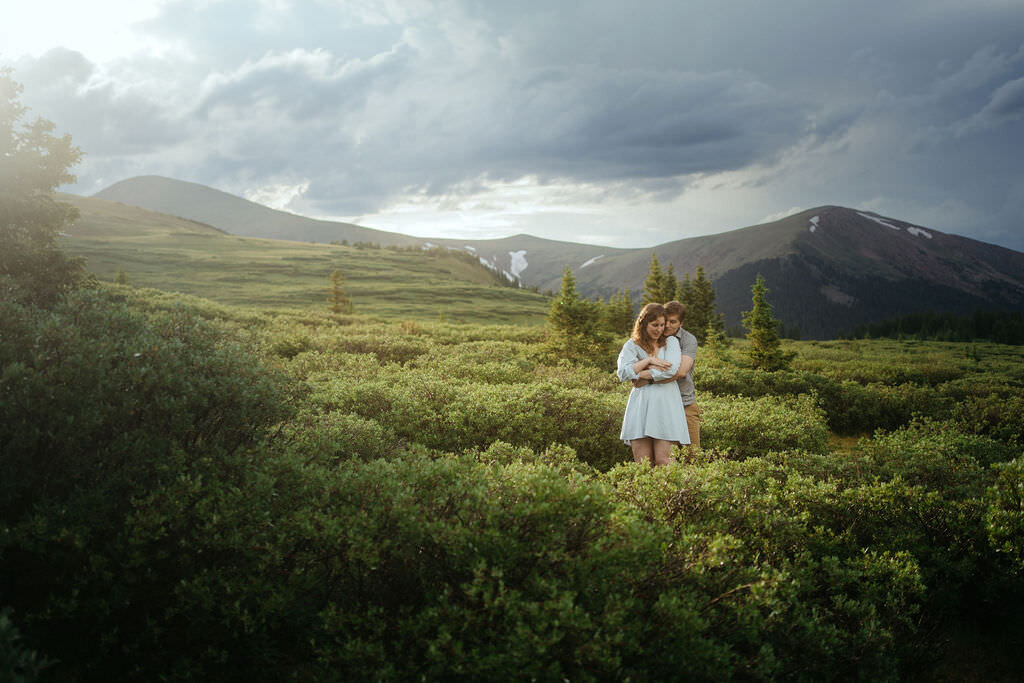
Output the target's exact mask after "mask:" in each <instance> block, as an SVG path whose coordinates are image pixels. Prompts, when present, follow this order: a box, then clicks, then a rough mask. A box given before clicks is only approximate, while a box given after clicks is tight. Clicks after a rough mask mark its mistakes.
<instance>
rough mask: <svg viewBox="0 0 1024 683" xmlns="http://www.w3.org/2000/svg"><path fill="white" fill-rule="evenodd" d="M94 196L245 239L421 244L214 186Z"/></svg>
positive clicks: (141, 184) (167, 186) (120, 189)
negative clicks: (280, 207) (282, 208)
mask: <svg viewBox="0 0 1024 683" xmlns="http://www.w3.org/2000/svg"><path fill="white" fill-rule="evenodd" d="M95 197H97V198H99V199H106V200H108V201H115V202H125V203H127V204H132V205H133V206H142V207H145V208H147V209H150V210H151V211H158V212H160V213H166V214H169V215H172V216H182V217H184V218H188V219H192V220H199V221H203V222H205V223H209V224H211V225H215V226H217V227H218V228H220V229H222V230H226V231H227V232H230V233H231V234H232V235H241V236H244V237H263V238H267V239H291V240H298V241H304V242H326V243H330V242H341V241H342V240H347V241H348V242H371V243H373V244H382V245H404V246H407V245H419V244H422V243H423V240H421V239H419V238H417V237H410V236H409V235H403V234H401V233H397V232H388V231H386V230H375V229H373V228H365V227H363V226H361V225H354V224H352V223H343V222H340V221H325V220H319V219H316V218H309V217H307V216H300V215H298V214H294V213H289V212H287V211H279V210H277V209H272V208H270V207H268V206H263V205H262V204H257V203H256V202H251V201H249V200H248V199H243V198H241V197H236V196H235V195H232V194H228V193H227V192H221V191H220V190H215V189H213V188H212V187H206V186H205V185H199V184H197V183H189V182H185V181H183V180H174V179H172V178H163V177H160V176H138V177H135V178H129V179H127V180H122V181H121V182H119V183H115V184H113V185H111V186H110V187H108V188H107V189H105V190H103V191H102V192H99V193H97V194H96V195H95Z"/></svg>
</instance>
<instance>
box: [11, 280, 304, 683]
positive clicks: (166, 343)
mask: <svg viewBox="0 0 1024 683" xmlns="http://www.w3.org/2000/svg"><path fill="white" fill-rule="evenodd" d="M0 329H2V335H0V368H2V374H0V517H2V519H3V520H4V525H3V533H2V534H0V604H9V605H11V606H13V607H14V608H15V609H17V611H18V613H19V614H20V615H23V621H22V625H23V630H24V632H25V634H26V641H27V642H30V643H32V645H33V646H34V647H39V648H40V649H42V650H44V651H46V652H47V653H48V654H50V655H51V656H53V657H55V658H56V659H58V660H60V661H61V662H65V663H66V665H64V668H63V671H64V672H65V674H66V675H67V676H68V677H69V678H79V677H83V678H89V677H93V676H94V675H95V672H94V673H90V672H91V671H93V668H94V667H97V666H98V667H99V669H102V668H103V667H105V666H109V665H110V662H112V661H114V660H116V659H118V658H122V657H123V658H125V660H126V663H125V664H124V666H125V667H130V666H132V662H134V661H138V659H137V658H139V657H142V658H144V657H146V656H147V655H146V654H145V651H146V650H147V649H148V648H149V647H151V646H152V644H153V642H154V641H159V640H160V638H161V637H162V636H161V632H162V629H165V628H167V625H166V623H164V622H163V621H162V620H163V617H162V616H160V614H161V612H162V610H164V609H167V608H168V606H169V604H170V601H172V600H173V595H172V591H171V587H172V586H173V585H174V584H175V582H176V581H177V580H179V578H180V577H181V576H183V575H186V574H187V573H188V571H189V566H190V562H189V560H188V559H186V558H187V557H188V549H187V547H185V546H182V545H178V542H179V541H180V539H177V538H173V537H168V536H166V535H164V536H161V535H160V533H159V532H158V531H155V532H154V533H153V535H152V540H151V541H145V540H142V539H140V538H139V537H136V536H135V535H133V532H132V530H131V522H130V520H131V519H132V518H133V516H134V515H136V514H137V512H138V506H139V504H140V501H142V500H145V499H146V498H147V497H148V496H151V495H155V493H154V492H166V491H168V490H178V489H182V490H183V491H182V495H181V496H179V497H178V500H179V501H182V502H183V504H184V502H185V501H195V500H196V498H197V496H198V493H196V494H194V495H191V496H188V495H185V493H187V492H188V491H191V490H193V489H194V490H195V491H203V490H204V489H205V488H206V487H212V488H214V489H217V488H220V487H224V488H229V489H230V488H231V487H236V486H238V485H240V483H241V482H243V481H244V480H245V478H246V477H247V476H248V471H249V469H250V468H251V467H252V463H253V460H254V456H253V453H252V452H251V451H250V449H251V448H252V447H254V446H255V445H256V444H257V443H259V442H260V441H262V440H263V439H264V438H266V436H267V434H268V430H269V428H270V427H271V426H272V425H273V424H274V423H276V422H277V421H279V420H280V419H282V418H283V417H285V416H286V415H287V414H288V411H289V408H288V407H287V405H286V402H285V401H286V399H287V398H288V394H289V393H290V389H289V387H288V385H287V384H286V380H285V378H284V376H283V375H280V374H278V373H275V372H273V371H270V370H267V369H266V368H264V367H262V366H261V365H260V364H259V363H258V361H257V360H256V359H255V357H254V356H253V354H252V352H251V351H250V350H248V349H247V348H246V347H244V346H242V345H240V344H238V343H235V342H233V341H231V340H230V339H226V338H224V337H223V336H222V334H221V333H220V332H219V331H218V330H217V329H216V328H214V327H212V326H211V325H209V324H208V323H205V322H204V321H202V320H200V319H197V318H195V317H194V316H192V315H191V314H189V313H188V312H185V311H173V310H172V311H168V312H162V313H155V314H153V315H152V316H151V317H145V316H142V315H140V314H138V313H135V312H133V311H132V310H131V309H129V308H128V307H126V306H124V305H122V304H114V303H111V302H110V301H109V300H108V299H107V298H106V296H105V295H104V294H102V293H97V292H78V293H75V294H72V295H69V296H68V297H67V298H66V299H65V300H64V301H63V302H62V303H59V304H57V305H56V306H55V307H54V308H53V309H52V310H49V311H43V310H40V309H33V308H26V307H21V306H18V305H15V304H11V303H9V302H8V303H2V304H0ZM197 514H201V512H199V511H195V510H191V511H190V515H192V517H188V518H185V519H187V520H188V521H189V523H191V522H192V520H193V519H194V515H197ZM153 523H154V525H155V528H156V529H157V530H159V529H163V528H165V527H167V526H174V525H176V524H181V523H183V522H182V520H180V519H179V520H170V519H167V518H166V517H160V516H157V517H156V518H155V521H154V522H153ZM192 570H193V571H197V569H195V568H194V566H193V568H192ZM178 626H179V627H180V628H185V627H184V625H178ZM126 634H132V635H131V636H128V635H126ZM98 662H103V664H102V665H101V664H98ZM99 669H97V671H98V670H99ZM124 670H125V671H127V670H128V669H124Z"/></svg>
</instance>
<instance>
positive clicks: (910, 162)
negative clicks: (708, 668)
mask: <svg viewBox="0 0 1024 683" xmlns="http://www.w3.org/2000/svg"><path fill="white" fill-rule="evenodd" d="M1022 22H1024V7H1021V6H1020V5H1019V4H1015V3H1000V2H994V3H984V4H982V5H978V4H977V3H966V2H957V1H952V0H951V1H950V2H946V3H942V4H941V5H936V4H935V3H928V2H924V1H913V2H906V3H900V4H898V5H895V6H894V5H892V4H891V3H881V2H875V1H874V0H868V1H866V2H865V3H861V4H859V5H858V6H857V7H855V8H854V7H850V6H849V4H848V3H839V2H825V3H819V4H816V5H814V6H808V5H805V4H802V3H801V4H800V6H799V8H798V5H797V4H796V3H781V4H776V5H772V6H762V5H755V4H748V3H744V4H743V5H742V6H740V5H739V4H736V3H711V2H690V3H678V2H671V3H669V2H653V3H645V4H643V5H639V6H633V5H627V4H625V3H621V2H597V1H595V2H590V3H586V4H585V5H584V4H573V3H527V4H514V5H500V4H498V3H479V2H437V3H432V2H423V3H412V4H410V3H397V4H396V3H389V2H361V3H323V2H293V3H272V2H266V3H256V4H254V3H248V2H241V1H240V0H229V1H222V2H212V3H207V2H204V3H194V2H171V3H168V4H166V5H164V6H163V7H162V11H161V14H160V16H159V17H157V18H155V19H153V20H151V21H148V22H146V23H145V24H144V25H142V26H141V27H139V30H142V31H145V32H147V34H149V35H152V36H154V38H157V37H158V38H159V39H161V40H164V41H170V42H171V43H173V44H174V45H176V46H177V49H175V50H170V51H166V52H164V53H161V54H153V55H148V56H145V57H141V56H140V57H128V56H126V57H125V58H123V59H121V60H116V61H113V62H109V63H103V64H97V63H92V62H91V61H90V60H89V58H88V57H87V56H85V55H82V54H79V53H76V52H72V51H70V50H66V49H62V48H60V47H59V46H58V47H56V48H55V49H54V50H52V51H50V52H48V53H46V54H45V55H43V56H42V57H40V58H38V59H32V58H23V59H20V60H18V61H17V62H16V63H15V65H14V66H15V77H16V78H18V79H19V80H21V81H22V82H23V83H24V84H25V87H26V89H25V101H26V103H27V104H29V105H30V106H31V107H32V108H33V109H34V110H35V111H36V112H38V113H39V114H40V115H44V116H46V117H47V118H50V119H52V120H54V121H55V122H57V123H58V125H59V126H60V127H61V129H62V130H63V131H66V132H70V133H71V134H72V136H73V137H74V139H75V141H76V143H77V144H79V145H80V146H81V147H82V148H83V149H84V151H85V152H86V153H87V157H86V161H85V162H84V163H83V165H82V167H81V168H80V169H79V184H78V186H76V188H71V189H72V190H76V191H82V192H92V191H96V190H98V189H101V186H104V185H106V184H109V183H112V182H115V181H117V180H120V179H122V178H124V177H128V176H130V175H134V174H138V173H159V174H163V175H169V176H173V177H178V178H182V179H186V180H192V181H196V182H201V183H206V184H209V185H212V186H215V187H219V188H221V189H225V190H228V191H235V192H239V193H244V192H247V191H255V190H256V189H258V188H260V187H262V186H264V185H267V184H272V183H284V184H291V185H294V186H295V187H301V188H302V192H300V193H297V196H296V199H295V201H294V202H293V204H292V205H291V208H293V210H299V211H303V212H306V213H311V214H318V215H349V216H352V215H361V214H371V213H373V212H375V211H378V210H380V209H381V208H382V207H385V206H387V205H388V204H390V203H393V202H396V201H400V200H401V199H402V198H403V197H408V196H416V197H421V198H422V197H423V196H428V197H429V196H436V197H438V198H440V199H447V200H451V199H452V198H453V197H455V196H457V195H458V194H459V193H463V192H473V191H474V190H473V188H480V187H485V186H486V185H487V183H493V182H513V181H516V180H517V179H521V178H526V177H529V178H532V179H534V180H533V182H536V183H539V184H542V185H543V184H545V183H577V184H587V185H588V187H589V188H590V189H589V190H588V194H587V196H588V198H589V200H590V201H597V202H600V201H602V200H601V197H602V196H605V197H609V198H616V199H617V200H619V199H621V198H622V197H633V198H634V200H635V201H636V202H654V203H659V202H660V203H665V202H671V201H675V200H677V199H678V198H680V197H682V196H683V195H684V194H685V193H687V192H693V191H694V187H695V186H696V185H695V183H694V180H695V179H700V178H714V177H716V176H718V175H720V174H740V175H741V176H742V178H741V180H733V181H730V182H733V183H734V184H736V185H737V186H738V187H741V188H747V189H749V190H750V193H751V194H750V195H749V198H748V199H747V200H744V201H745V202H747V203H748V204H749V206H744V207H743V211H740V210H739V209H737V212H736V213H735V214H729V209H728V208H727V207H723V208H722V210H721V212H720V213H721V215H722V216H732V215H735V218H730V219H728V220H734V221H735V222H734V223H733V224H731V225H721V226H719V228H720V229H721V228H729V227H737V226H738V225H740V224H743V220H744V219H745V218H746V217H747V216H749V215H751V212H758V211H760V212H761V214H760V215H768V214H771V213H775V212H778V211H780V210H783V209H787V208H789V207H792V206H806V205H813V204H824V203H843V204H847V205H852V206H864V207H865V208H872V209H874V210H881V211H883V212H884V211H886V209H887V207H891V210H890V212H891V213H892V214H894V215H899V216H900V217H902V218H906V219H907V220H912V221H915V222H921V223H925V222H926V221H928V220H930V219H931V218H932V217H935V219H936V220H938V221H939V222H938V224H935V223H933V224H932V227H936V228H938V229H944V230H951V231H954V232H959V233H961V234H967V235H972V236H976V237H979V238H981V239H986V240H989V241H996V242H998V243H1001V244H1006V245H1007V246H1012V247H1015V248H1018V249H1021V248H1024V237H1022V235H1021V228H1020V216H1017V215H1016V214H1015V210H1016V209H1015V207H1019V200H1018V199H1017V198H1016V196H1015V192H1016V190H1017V189H1018V188H1019V187H1020V182H1021V178H1022V177H1024V161H1021V160H1020V159H1019V158H1018V156H1019V155H1017V154H1016V152H1015V151H1014V150H1015V149H1018V148H1019V147H1020V143H1021V142H1024V123H1022V116H1021V113H1022V111H1024V44H1022V41H1021V39H1020V37H1019V34H1018V33H1017V32H1015V31H1013V30H1012V26H1013V25H1018V26H1019V25H1021V24H1022ZM723 177H726V176H723ZM728 177H732V176H728ZM595 185H597V186H601V185H605V186H607V187H608V188H609V189H608V192H607V193H606V194H604V195H602V193H600V192H594V191H593V186H595ZM706 185H707V184H706V183H705V184H704V185H702V186H706ZM709 201H712V200H711V199H709ZM943 205H945V206H946V207H947V209H948V207H949V206H954V205H955V206H956V207H958V210H957V211H955V212H950V211H948V210H938V209H937V207H940V206H943ZM899 212H903V213H902V214H901V213H899ZM908 214H909V215H908ZM943 220H946V221H950V223H952V222H953V221H955V224H947V223H943V222H942V221H943ZM668 228H669V229H670V228H671V226H668ZM652 230H656V229H655V228H652ZM669 233H670V230H669V231H667V232H666V237H665V239H666V240H667V239H671V238H672V236H671V235H670V234H669ZM552 236H555V235H552ZM557 237H565V235H558V236H557Z"/></svg>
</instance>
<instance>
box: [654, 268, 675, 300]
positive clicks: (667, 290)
mask: <svg viewBox="0 0 1024 683" xmlns="http://www.w3.org/2000/svg"><path fill="white" fill-rule="evenodd" d="M677 289H679V280H678V279H676V267H675V264H674V263H672V262H671V261H669V262H668V268H666V269H665V273H664V275H662V278H661V299H659V300H658V302H659V303H666V302H668V301H672V299H673V298H674V297H675V295H676V290H677Z"/></svg>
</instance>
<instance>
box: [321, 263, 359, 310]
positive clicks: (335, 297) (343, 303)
mask: <svg viewBox="0 0 1024 683" xmlns="http://www.w3.org/2000/svg"><path fill="white" fill-rule="evenodd" d="M327 279H328V280H330V281H331V285H330V288H329V289H328V290H327V310H329V311H330V312H331V313H352V312H353V311H354V310H355V306H354V305H353V304H352V299H350V298H349V296H348V294H346V293H345V278H344V277H342V275H341V272H340V271H338V270H335V271H334V272H333V273H331V274H330V275H328V276H327Z"/></svg>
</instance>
